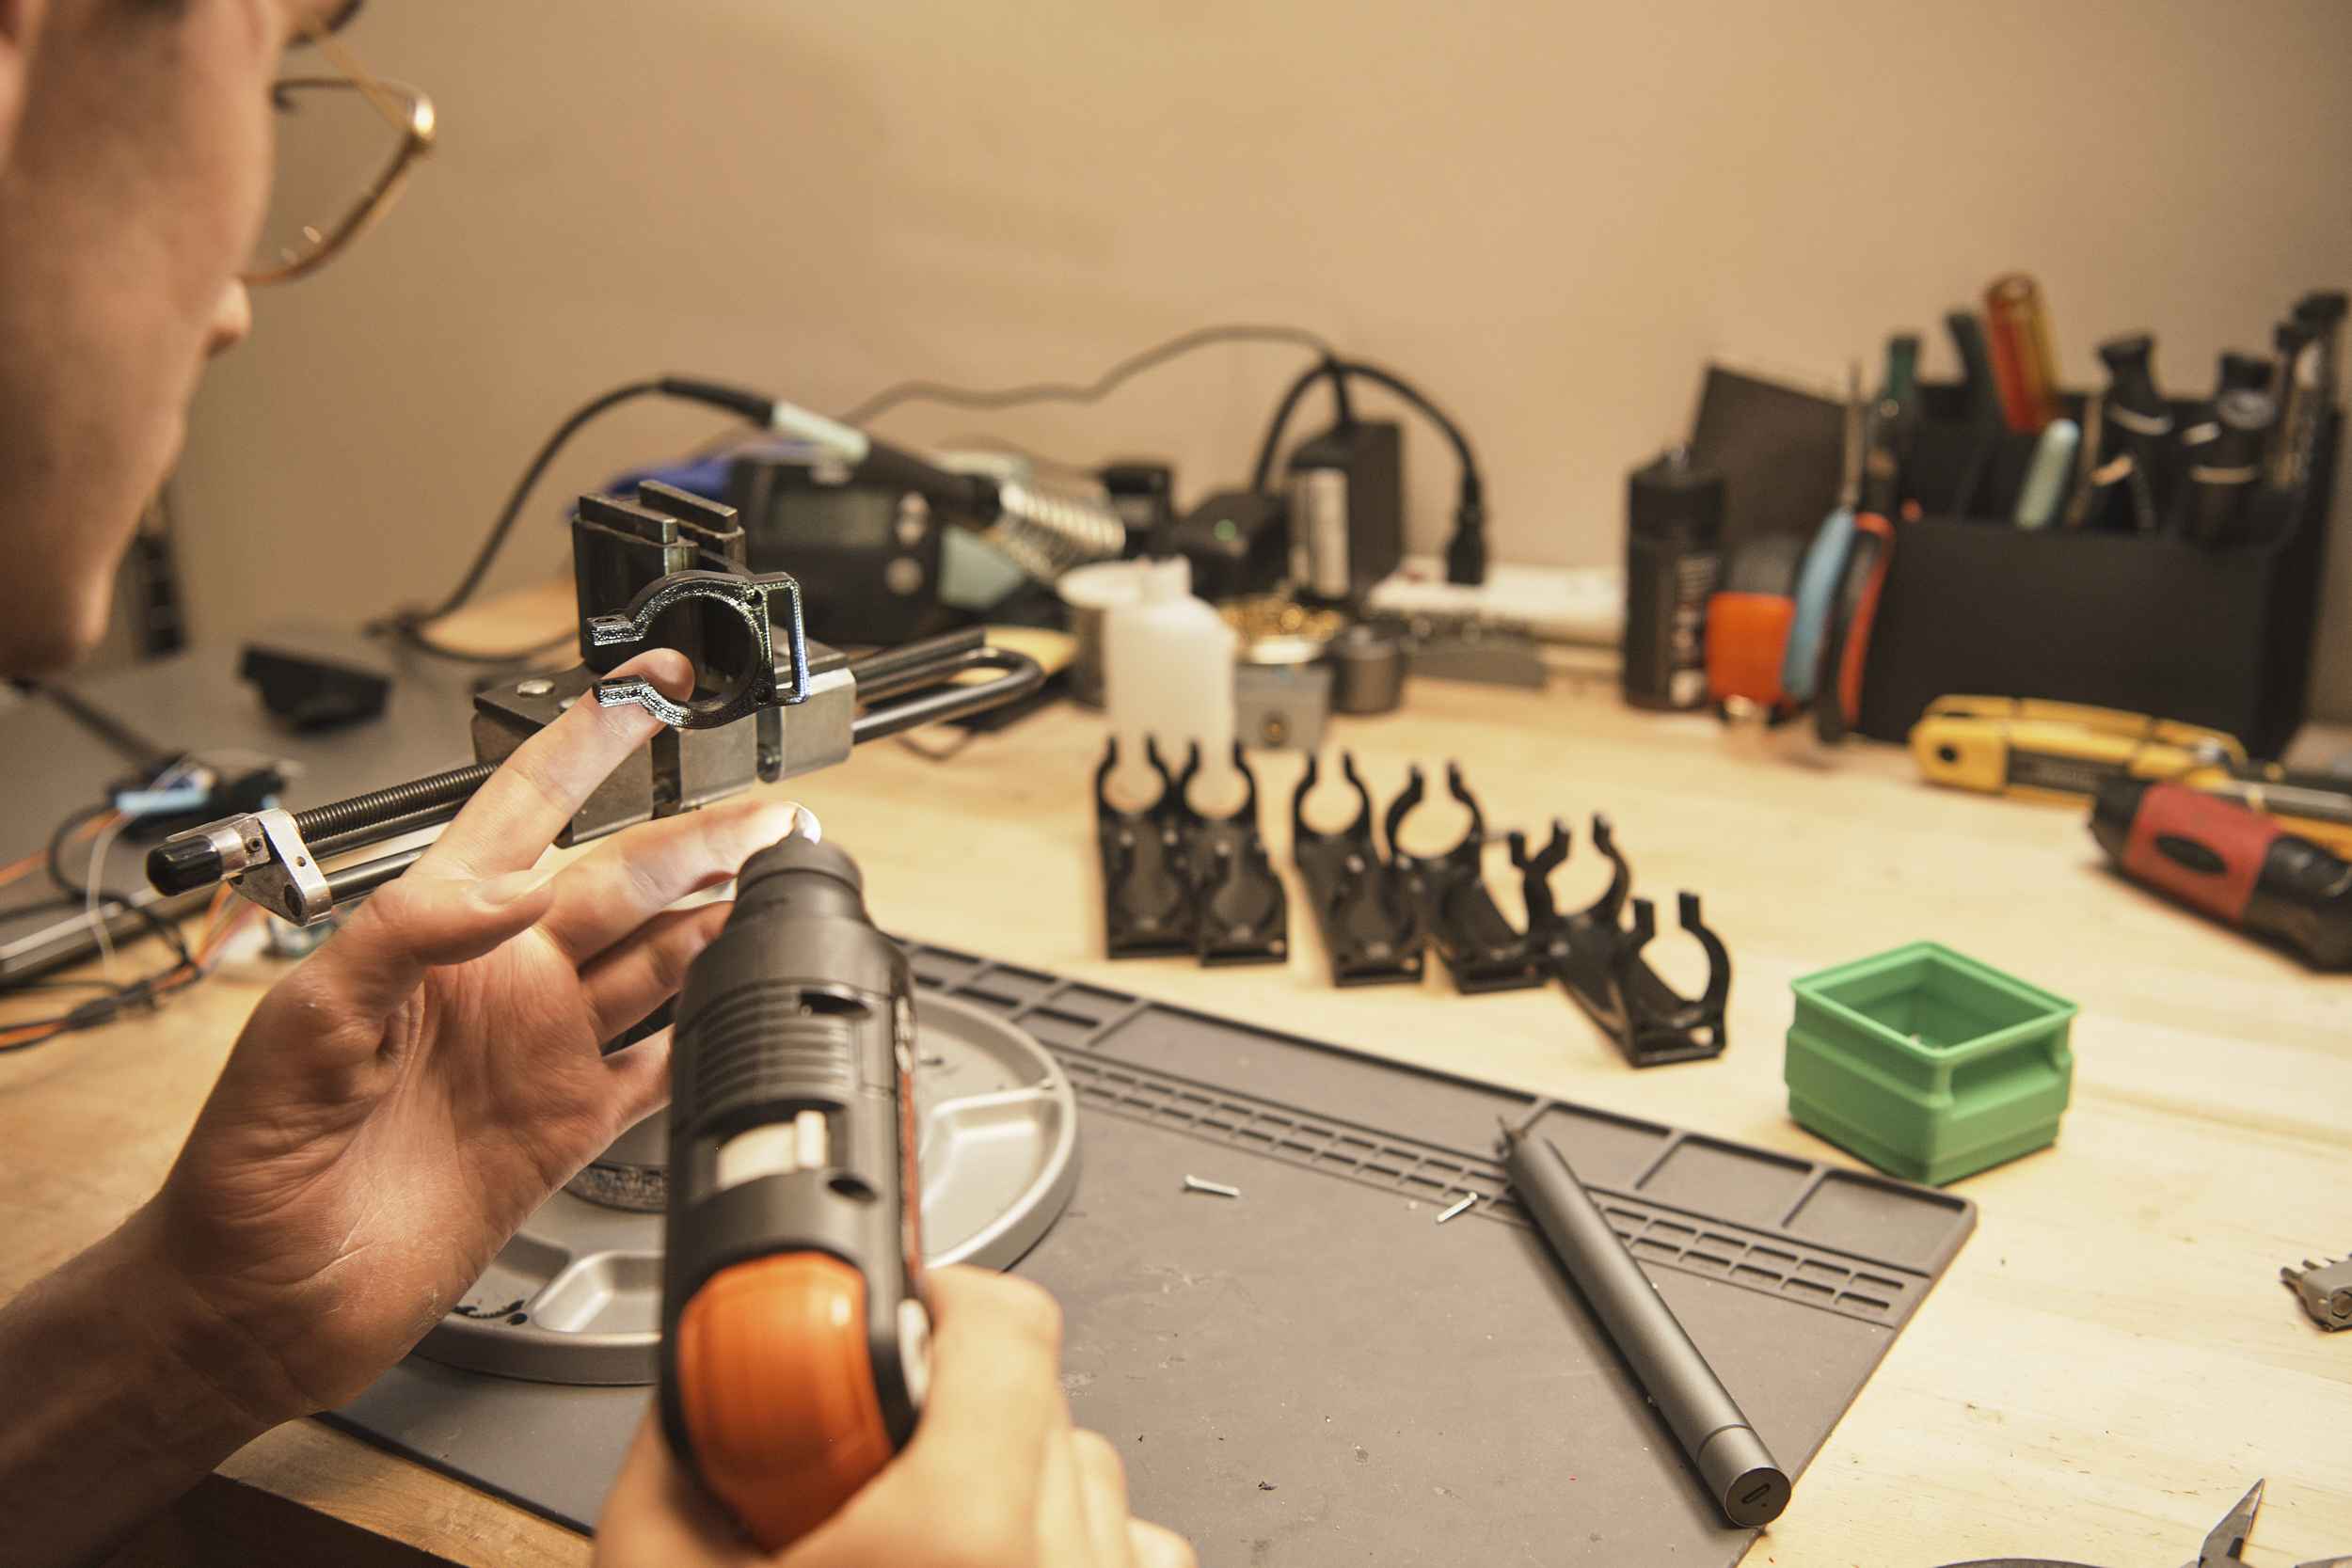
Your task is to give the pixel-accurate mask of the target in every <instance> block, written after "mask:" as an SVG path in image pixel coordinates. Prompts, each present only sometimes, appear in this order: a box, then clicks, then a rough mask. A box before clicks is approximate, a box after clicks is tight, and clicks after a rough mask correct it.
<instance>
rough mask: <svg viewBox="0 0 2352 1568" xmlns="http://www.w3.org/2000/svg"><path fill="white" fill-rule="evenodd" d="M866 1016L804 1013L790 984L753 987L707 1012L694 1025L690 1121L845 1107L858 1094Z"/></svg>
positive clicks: (796, 991)
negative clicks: (859, 1026)
mask: <svg viewBox="0 0 2352 1568" xmlns="http://www.w3.org/2000/svg"><path fill="white" fill-rule="evenodd" d="M863 1012H864V1009H862V1008H861V1009H859V1010H858V1011H857V1012H855V1013H846V1014H845V1013H839V1012H831V1011H827V1012H810V1011H807V1010H805V1008H804V1007H803V1000H802V996H801V992H800V989H799V988H798V987H796V986H789V985H774V986H759V987H754V988H749V989H746V990H740V991H738V992H736V993H735V994H733V995H730V996H728V997H726V998H725V999H724V1000H723V1001H721V1002H720V1003H718V1004H717V1005H715V1006H711V1007H709V1008H707V1009H706V1010H705V1011H704V1012H703V1013H702V1014H701V1015H700V1016H699V1017H698V1018H696V1019H695V1020H694V1021H693V1024H692V1029H693V1035H694V1053H693V1055H694V1067H693V1081H692V1085H691V1092H692V1095H693V1107H692V1109H693V1118H694V1119H695V1120H696V1121H698V1122H702V1123H705V1124H709V1123H713V1122H725V1121H729V1120H733V1119H735V1118H736V1117H741V1116H745V1115H747V1114H749V1113H754V1112H757V1113H761V1114H766V1113H770V1112H772V1111H773V1110H775V1109H776V1108H778V1107H780V1106H781V1107H787V1108H801V1107H814V1108H818V1109H837V1108H839V1107H841V1106H844V1105H847V1104H848V1103H849V1102H850V1100H851V1099H853V1098H854V1097H855V1095H856V1093H857V1085H858V1074H857V1023H858V1022H859V1019H860V1018H861V1017H862V1016H863Z"/></svg>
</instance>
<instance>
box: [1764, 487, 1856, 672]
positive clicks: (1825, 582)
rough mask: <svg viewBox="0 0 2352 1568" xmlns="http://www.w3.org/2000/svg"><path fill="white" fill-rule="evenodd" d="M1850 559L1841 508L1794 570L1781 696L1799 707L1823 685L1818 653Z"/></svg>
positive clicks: (1845, 513) (1848, 523)
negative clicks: (1792, 608) (1792, 606)
mask: <svg viewBox="0 0 2352 1568" xmlns="http://www.w3.org/2000/svg"><path fill="white" fill-rule="evenodd" d="M1852 553H1853V508H1851V507H1850V506H1841V507H1839V508H1838V509H1837V510H1836V511H1835V512H1833V513H1831V514H1830V515H1829V516H1828V518H1827V519H1826V520H1824V521H1823V522H1822V524H1821V528H1820V532H1818V533H1816V534H1815V535H1814V536H1813V543H1812V544H1810V545H1808V546H1805V551H1804V562H1802V563H1801V564H1799V566H1798V567H1797V592H1796V595H1795V597H1796V601H1797V612H1796V617H1795V619H1794V620H1792V621H1791V622H1790V623H1789V626H1788V649H1787V650H1786V651H1785V652H1784V653H1783V654H1782V655H1781V661H1780V689H1781V693H1782V695H1784V696H1786V697H1787V698H1788V700H1789V701H1790V702H1792V703H1795V704H1796V705H1798V706H1800V707H1802V706H1804V705H1805V704H1807V703H1809V702H1811V701H1812V700H1813V693H1814V692H1815V691H1816V690H1817V689H1820V684H1821V649H1822V647H1823V645H1824V644H1826V643H1827V641H1829V625H1830V617H1831V616H1832V615H1835V614H1836V612H1837V588H1838V584H1840V583H1842V582H1843V581H1845V579H1846V561H1847V558H1848V557H1849V556H1851V554H1852Z"/></svg>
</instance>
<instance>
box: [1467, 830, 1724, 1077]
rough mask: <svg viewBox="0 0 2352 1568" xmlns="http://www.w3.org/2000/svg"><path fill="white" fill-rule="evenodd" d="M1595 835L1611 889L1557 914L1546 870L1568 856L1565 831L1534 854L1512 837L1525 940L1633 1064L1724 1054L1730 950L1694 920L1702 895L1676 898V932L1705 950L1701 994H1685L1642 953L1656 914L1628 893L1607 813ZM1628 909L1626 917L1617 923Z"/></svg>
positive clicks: (1628, 878) (1520, 837) (1626, 870)
mask: <svg viewBox="0 0 2352 1568" xmlns="http://www.w3.org/2000/svg"><path fill="white" fill-rule="evenodd" d="M1592 839H1593V847H1595V848H1596V849H1598V850H1599V851H1600V852H1601V853H1602V854H1603V855H1605V856H1607V857H1608V859H1609V863H1610V865H1611V867H1612V874H1611V877H1610V880H1609V886H1608V889H1607V890H1606V891H1605V892H1603V893H1602V894H1601V895H1600V896H1599V897H1598V898H1597V899H1595V900H1594V901H1593V902H1592V903H1591V904H1589V905H1587V906H1586V907H1585V908H1583V909H1582V910H1580V911H1576V912H1575V913H1573V914H1562V913H1561V912H1560V911H1559V907H1558V904H1557V903H1556V901H1555V900H1554V899H1553V898H1552V895H1551V886H1550V876H1551V873H1552V872H1553V871H1555V870H1557V869H1558V868H1559V867H1560V865H1561V864H1562V863H1565V861H1566V860H1567V858H1568V849H1569V835H1568V831H1567V829H1566V828H1565V826H1563V825H1562V824H1560V823H1558V822H1554V823H1553V824H1552V825H1551V837H1550V839H1549V841H1548V842H1547V843H1546V844H1545V846H1544V847H1543V848H1542V849H1541V850H1539V851H1537V852H1536V853H1534V854H1533V855H1531V854H1529V853H1528V847H1527V838H1526V835H1525V834H1523V833H1517V832H1515V833H1513V834H1512V835H1511V840H1510V842H1511V863H1512V864H1513V865H1515V866H1517V867H1518V871H1519V874H1520V878H1521V881H1522V885H1523V886H1524V888H1525V890H1526V899H1527V914H1528V938H1529V941H1530V942H1531V943H1532V944H1533V945H1534V948H1535V949H1536V950H1537V951H1538V952H1539V953H1541V954H1542V955H1543V959H1544V962H1545V964H1546V967H1547V968H1548V969H1549V973H1551V974H1555V975H1557V976H1558V977H1559V979H1560V982H1561V984H1562V985H1564V986H1565V987H1566V988H1567V991H1568V994H1569V995H1570V996H1572V997H1574V998H1575V999H1576V1002H1577V1004H1578V1006H1581V1007H1582V1008H1583V1009H1584V1011H1585V1012H1586V1013H1587V1014H1589V1015H1591V1017H1592V1020H1593V1022H1596V1023H1597V1024H1599V1025H1600V1027H1601V1029H1602V1030H1603V1031H1604V1032H1605V1033H1606V1034H1607V1035H1608V1036H1609V1037H1610V1039H1611V1040H1613V1041H1614V1042H1615V1044H1616V1047H1617V1049H1618V1050H1619V1051H1620V1052H1622V1053H1624V1055H1625V1059H1626V1060H1627V1061H1628V1062H1629V1063H1631V1064H1632V1065H1633V1066H1635V1067H1637V1068H1642V1067H1661V1066H1663V1065H1664V1064H1666V1063H1668V1062H1694V1061H1704V1060H1706V1059H1708V1058H1709V1057H1713V1056H1720V1055H1722V1054H1723V1052H1724V1046H1725V1045H1726V1044H1727V1043H1729V1040H1728V1036H1727V1033H1726V1030H1725V1027H1724V1006H1725V1004H1726V1003H1727V1002H1728V1001H1729V1000H1730V996H1731V955H1730V953H1729V952H1727V951H1726V950H1725V949H1724V944H1723V942H1722V940H1721V939H1720V938H1718V937H1717V936H1716V935H1715V933H1714V932H1713V931H1711V930H1709V929H1708V927H1707V926H1706V924H1705V922H1704V921H1703V920H1702V919H1701V918H1700V914H1699V899H1698V895H1696V894H1694V893H1684V894H1682V895H1679V897H1678V899H1677V913H1678V915H1679V917H1680V920H1681V924H1682V928H1683V929H1684V930H1685V931H1688V932H1689V933H1690V934H1691V935H1692V936H1693V937H1695V938H1696V939H1697V940H1698V942H1699V945H1700V946H1701V947H1703V948H1705V949H1706V951H1707V987H1706V989H1705V990H1703V991H1701V992H1700V994H1699V995H1698V996H1696V997H1686V996H1684V995H1682V994H1681V993H1680V992H1678V991H1677V990H1675V989H1674V988H1673V987H1672V986H1669V985H1668V984H1666V982H1665V981H1664V980H1663V979H1662V978H1661V977H1660V976H1659V974H1658V972H1657V971H1656V970H1654V969H1652V968H1651V967H1650V965H1649V963H1648V961H1647V960H1646V959H1645V958H1643V957H1642V949H1643V948H1645V947H1646V946H1648V945H1649V942H1650V939H1651V938H1653V937H1654V936H1656V935H1657V934H1658V916H1657V911H1656V910H1655V908H1654V907H1653V906H1652V905H1651V903H1650V901H1649V900H1648V899H1646V898H1629V894H1630V893H1631V891H1632V886H1633V876H1632V871H1631V868H1630V867H1629V866H1628V865H1627V863H1626V859H1625V856H1624V854H1623V853H1622V852H1621V851H1620V850H1619V849H1618V848H1617V846H1616V840H1615V837H1614V835H1613V833H1612V832H1611V831H1610V827H1609V821H1608V819H1607V818H1606V817H1603V816H1594V818H1593V832H1592ZM1629 906H1630V909H1631V911H1632V918H1631V922H1630V924H1629V925H1625V924H1620V922H1621V921H1622V920H1623V918H1624V915H1625V912H1626V911H1627V909H1628V907H1629Z"/></svg>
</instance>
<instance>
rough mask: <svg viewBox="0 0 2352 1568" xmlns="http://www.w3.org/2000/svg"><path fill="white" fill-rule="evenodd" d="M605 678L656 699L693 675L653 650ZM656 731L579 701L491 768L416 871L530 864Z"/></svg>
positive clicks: (627, 710)
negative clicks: (639, 683)
mask: <svg viewBox="0 0 2352 1568" xmlns="http://www.w3.org/2000/svg"><path fill="white" fill-rule="evenodd" d="M612 673H613V674H614V675H645V676H648V677H650V678H651V679H652V681H653V683H654V684H655V685H656V686H658V687H660V689H661V691H662V694H663V695H664V696H670V697H679V696H683V695H684V694H685V693H686V691H687V689H688V687H689V686H690V685H691V683H692V681H693V678H694V667H693V665H692V664H691V663H690V662H689V661H688V660H687V657H686V656H685V655H684V654H681V653H676V652H674V651H672V650H671V649H668V648H657V649H654V650H652V651H650V652H647V653H643V654H640V655H638V656H637V657H635V658H632V659H630V660H629V661H628V663H627V664H624V665H622V666H621V667H620V668H619V669H618V670H615V671H613V672H612ZM660 728H661V721H660V720H659V719H656V718H655V717H654V716H653V715H652V714H650V713H647V712H646V711H645V710H644V707H642V706H641V705H638V704H636V703H622V704H617V705H614V706H612V707H605V706H602V705H599V704H598V703H597V702H596V700H595V698H594V697H592V696H583V697H582V698H581V699H580V701H578V702H576V703H574V704H573V705H571V706H570V707H569V708H567V709H565V710H564V714H563V715H562V717H560V718H558V719H557V720H556V721H555V722H554V723H552V724H549V725H548V727H547V728H546V729H544V730H541V731H540V732H539V733H538V734H537V735H534V736H532V737H531V738H530V739H529V740H526V741H524V742H523V743H522V745H521V746H519V747H517V748H516V752H515V754H514V755H513V756H510V757H508V758H507V759H506V760H505V761H504V762H502V763H501V764H500V765H499V770H498V771H497V772H495V773H493V774H491V775H490V777H489V780H488V782H487V783H485V784H483V786H482V787H481V788H480V789H478V790H476V791H474V795H473V799H472V800H469V801H467V802H466V809H465V810H463V811H461V812H459V813H458V814H457V817H456V820H454V821H453V822H452V823H451V824H450V825H449V827H448V828H447V829H446V830H445V831H444V832H442V834H441V836H440V838H439V839H438V840H437V841H436V842H435V844H434V845H433V847H431V848H430V849H427V850H426V851H425V852H424V854H423V856H422V858H421V859H420V860H419V861H418V865H419V866H420V867H421V868H423V869H425V870H426V871H427V872H428V873H437V874H440V875H446V876H462V877H476V878H480V877H491V876H496V875H497V874H499V873H500V872H502V871H520V870H522V869H524V868H525V867H527V866H530V865H532V864H533V863H536V862H537V861H538V859H539V856H540V854H541V853H542V852H543V851H545V850H546V848H547V847H548V845H550V844H552V843H554V842H555V835H556V834H558V833H560V832H563V831H564V824H565V823H567V822H569V821H570V820H571V819H572V817H573V816H574V815H575V814H576V813H578V812H579V810H580V806H581V805H582V804H583V803H585V802H586V800H587V799H588V797H589V796H590V795H592V794H594V793H595V792H596V786H597V785H598V784H602V783H604V781H605V779H606V778H607V777H608V776H610V775H611V773H612V769H614V768H618V767H619V766H620V765H621V764H622V762H623V761H625V760H626V759H627V758H628V755H629V753H630V752H634V751H636V750H637V749H638V748H639V747H640V746H643V745H644V743H645V742H646V741H647V740H650V739H651V738H653V736H654V734H655V733H656V732H657V731H659V730H660Z"/></svg>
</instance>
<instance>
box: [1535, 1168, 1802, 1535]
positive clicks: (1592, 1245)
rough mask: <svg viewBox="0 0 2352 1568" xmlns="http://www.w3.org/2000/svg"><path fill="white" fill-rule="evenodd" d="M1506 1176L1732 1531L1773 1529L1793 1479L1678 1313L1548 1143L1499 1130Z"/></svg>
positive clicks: (1785, 1501) (1574, 1173) (1785, 1506)
mask: <svg viewBox="0 0 2352 1568" xmlns="http://www.w3.org/2000/svg"><path fill="white" fill-rule="evenodd" d="M1502 1145H1503V1161H1502V1168H1503V1171H1504V1174H1506V1175H1507V1176H1509V1177H1510V1179H1511V1186H1512V1188H1513V1189H1514V1190H1515V1191H1516V1192H1517V1193H1518V1199H1519V1203H1520V1205H1521V1206H1522V1207H1523V1208H1525V1209H1526V1210H1527V1212H1528V1213H1529V1214H1530V1215H1532V1216H1533V1217H1534V1221H1535V1227H1536V1228H1537V1229H1538V1230H1540V1231H1542V1232H1543V1235H1544V1239H1545V1240H1546V1241H1548V1242H1549V1243H1551V1249H1552V1251H1553V1253H1554V1254H1555V1255H1556V1256H1557V1257H1558V1258H1559V1259H1560V1262H1561V1264H1562V1266H1563V1267H1565V1269H1566V1270H1567V1273H1568V1277H1569V1278H1571V1279H1573V1280H1575V1281H1576V1286H1577V1289H1578V1290H1579V1291H1582V1292H1583V1296H1584V1300H1585V1302H1586V1304H1587V1305H1589V1306H1590V1307H1592V1309H1593V1315H1594V1316H1595V1317H1597V1318H1598V1319H1599V1320H1600V1322H1601V1326H1602V1327H1603V1328H1604V1329H1605V1330H1607V1332H1608V1335H1609V1338H1611V1339H1613V1341H1615V1343H1616V1347H1617V1352H1618V1354H1621V1355H1623V1356H1624V1357H1625V1359H1626V1362H1627V1364H1628V1365H1629V1366H1630V1367H1631V1368H1632V1369H1633V1375H1634V1376H1635V1378H1637V1379H1638V1380H1639V1381H1640V1383H1641V1385H1642V1387H1643V1390H1644V1391H1645V1392H1646V1393H1647V1394H1648V1395H1649V1397H1650V1402H1652V1403H1653V1404H1655V1405H1657V1406H1658V1412H1659V1414H1660V1415H1661V1416H1663V1417H1664V1418H1666V1424H1667V1425H1668V1426H1669V1427H1671V1428H1673V1429H1674V1434H1675V1438H1676V1440H1677V1442H1679V1443H1680V1444H1681V1445H1682V1450H1683V1452H1684V1453H1686V1454H1688V1455H1689V1456H1690V1458H1691V1463H1692V1465H1693V1466H1694V1467H1695V1468H1696V1469H1697V1470H1698V1472H1699V1475H1700V1477H1701V1478H1702V1479H1703V1480H1704V1481H1706V1483H1707V1490H1708V1495H1709V1496H1711V1497H1713V1498H1714V1499H1715V1503H1716V1506H1718V1507H1719V1508H1721V1509H1722V1510H1723V1511H1724V1517H1725V1518H1726V1519H1729V1520H1730V1521H1731V1522H1732V1523H1733V1524H1735V1525H1741V1526H1748V1527H1755V1526H1758V1525H1769V1524H1771V1523H1772V1521H1773V1520H1774V1519H1777V1518H1779V1517H1780V1513H1781V1510H1783V1509H1785V1508H1787V1507H1788V1472H1787V1471H1785V1470H1783V1469H1782V1468H1781V1467H1780V1465H1779V1464H1778V1463H1777V1462H1776V1461H1775V1460H1774V1459H1773V1458H1772V1451H1771V1450H1770V1449H1766V1448H1765V1447H1764V1440H1763V1439H1762V1438H1761V1437H1758V1436H1757V1435H1756V1429H1755V1428H1754V1427H1752V1426H1750V1425H1749V1424H1748V1418H1747V1417H1745V1416H1744V1415H1742V1414H1740V1406H1739V1403H1738V1402H1736V1401H1735V1400H1733V1399H1732V1397H1731V1395H1730V1394H1729V1392H1727V1391H1726V1390H1725V1389H1724V1386H1723V1383H1722V1380H1720V1379H1719V1378H1717V1377H1716V1376H1715V1370H1714V1369H1713V1368H1712V1367H1709V1366H1708V1364H1707V1357H1705V1356H1704V1355H1702V1354H1699V1348H1698V1346H1696V1345H1694V1344H1692V1342H1691V1336H1690V1335H1689V1334H1688V1333H1687V1332H1686V1331H1685V1330H1684V1329H1683V1326H1682V1324H1681V1323H1678V1322H1677V1321H1676V1318H1675V1315H1674V1309H1673V1308H1672V1307H1668V1306H1667V1305H1666V1299H1665V1298H1664V1297H1663V1296H1661V1295H1660V1294H1659V1293H1658V1288H1657V1287H1656V1286H1654V1285H1652V1284H1651V1283H1650V1280H1649V1276H1648V1275H1645V1274H1644V1273H1643V1272H1642V1265H1641V1264H1639V1263H1637V1262H1635V1261H1634V1259H1633V1254H1632V1253H1631V1252H1629V1251H1628V1250H1627V1249H1626V1244H1625V1243H1624V1241H1623V1240H1622V1239H1621V1238H1620V1237H1619V1236H1618V1235H1617V1232H1616V1230H1615V1229H1614V1228H1613V1227H1612V1226H1611V1225H1610V1223H1609V1219H1608V1216H1607V1215H1605V1214H1603V1213H1602V1212H1600V1206H1599V1205H1598V1204H1597V1203H1595V1202H1594V1201H1593V1196H1592V1194H1590V1193H1588V1192H1586V1191H1585V1190H1584V1184H1583V1183H1582V1182H1581V1181H1579V1180H1577V1179H1576V1172H1575V1171H1573V1170H1571V1169H1570V1168H1569V1166H1568V1162H1567V1160H1566V1159H1565V1157H1564V1156H1563V1155H1562V1154H1561V1152H1560V1150H1559V1148H1557V1147H1556V1146H1554V1145H1553V1143H1552V1142H1551V1140H1550V1139H1549V1138H1537V1137H1531V1136H1529V1135H1528V1132H1527V1130H1526V1128H1524V1127H1519V1128H1512V1127H1505V1128H1504V1129H1503V1131H1502Z"/></svg>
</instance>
